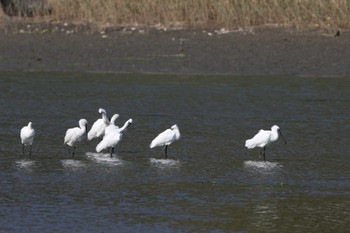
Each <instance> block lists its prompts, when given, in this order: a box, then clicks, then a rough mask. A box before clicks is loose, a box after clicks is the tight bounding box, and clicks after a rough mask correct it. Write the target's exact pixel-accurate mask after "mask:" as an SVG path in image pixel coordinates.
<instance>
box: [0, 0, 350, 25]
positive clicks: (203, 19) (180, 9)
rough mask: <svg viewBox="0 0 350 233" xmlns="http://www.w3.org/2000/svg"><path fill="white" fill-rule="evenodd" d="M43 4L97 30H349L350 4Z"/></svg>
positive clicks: (306, 0)
mask: <svg viewBox="0 0 350 233" xmlns="http://www.w3.org/2000/svg"><path fill="white" fill-rule="evenodd" d="M47 1H48V4H49V6H50V8H51V9H52V12H51V15H50V16H49V17H50V18H53V19H56V20H59V21H71V22H75V23H84V22H87V23H92V24H96V25H111V26H113V25H144V26H152V25H164V26H166V27H171V26H183V27H197V28H198V27H216V28H218V27H226V28H238V27H247V26H259V25H266V24H276V25H280V26H293V27H296V28H300V29H305V28H349V27H350V0H47ZM0 14H1V13H0Z"/></svg>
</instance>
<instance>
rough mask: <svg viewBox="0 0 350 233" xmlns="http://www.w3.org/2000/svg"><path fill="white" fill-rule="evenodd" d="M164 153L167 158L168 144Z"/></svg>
mask: <svg viewBox="0 0 350 233" xmlns="http://www.w3.org/2000/svg"><path fill="white" fill-rule="evenodd" d="M164 155H165V158H166V159H167V158H168V145H166V146H165V147H164Z"/></svg>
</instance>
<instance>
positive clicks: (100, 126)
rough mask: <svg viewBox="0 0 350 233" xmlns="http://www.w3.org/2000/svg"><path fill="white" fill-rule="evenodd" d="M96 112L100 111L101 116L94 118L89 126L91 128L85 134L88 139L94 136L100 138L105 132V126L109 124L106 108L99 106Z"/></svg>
mask: <svg viewBox="0 0 350 233" xmlns="http://www.w3.org/2000/svg"><path fill="white" fill-rule="evenodd" d="M98 112H99V113H101V115H102V117H101V118H100V119H98V120H96V121H95V122H94V124H93V125H92V126H91V129H90V131H89V133H88V134H87V137H88V140H92V139H94V138H102V137H103V136H104V134H105V129H106V127H107V126H108V125H109V119H108V117H107V113H106V110H104V109H103V108H100V109H99V110H98Z"/></svg>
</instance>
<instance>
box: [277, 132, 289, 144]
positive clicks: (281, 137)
mask: <svg viewBox="0 0 350 233" xmlns="http://www.w3.org/2000/svg"><path fill="white" fill-rule="evenodd" d="M278 133H279V134H280V135H281V138H282V139H283V141H284V143H285V144H287V141H286V140H285V139H284V137H283V135H282V132H281V130H280V129H279V130H278Z"/></svg>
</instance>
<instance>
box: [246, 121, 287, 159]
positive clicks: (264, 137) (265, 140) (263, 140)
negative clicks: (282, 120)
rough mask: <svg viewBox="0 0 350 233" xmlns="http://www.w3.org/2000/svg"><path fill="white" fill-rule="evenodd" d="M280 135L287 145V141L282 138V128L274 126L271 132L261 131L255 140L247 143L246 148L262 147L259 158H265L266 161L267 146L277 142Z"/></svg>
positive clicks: (252, 139)
mask: <svg viewBox="0 0 350 233" xmlns="http://www.w3.org/2000/svg"><path fill="white" fill-rule="evenodd" d="M279 135H281V138H282V139H283V141H284V143H285V144H287V142H286V140H285V139H284V138H283V136H282V133H281V130H280V128H279V127H278V126H277V125H274V126H272V127H271V130H263V129H261V130H259V132H258V133H257V134H256V135H255V136H254V137H253V138H251V139H248V140H246V141H245V146H246V147H247V148H248V149H253V148H255V147H260V148H261V149H260V151H259V157H260V158H261V156H263V158H264V161H266V158H265V154H266V146H268V145H269V144H271V143H272V142H275V141H277V139H278V137H279Z"/></svg>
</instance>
